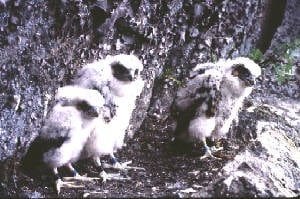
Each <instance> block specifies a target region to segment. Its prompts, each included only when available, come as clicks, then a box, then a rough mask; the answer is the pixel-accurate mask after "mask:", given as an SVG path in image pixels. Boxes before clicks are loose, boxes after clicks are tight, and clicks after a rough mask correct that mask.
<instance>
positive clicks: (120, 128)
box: [74, 54, 144, 180]
mask: <svg viewBox="0 0 300 199" xmlns="http://www.w3.org/2000/svg"><path fill="white" fill-rule="evenodd" d="M142 70H143V64H142V62H141V61H140V60H139V59H138V58H137V57H136V56H134V55H126V54H120V55H116V56H107V57H106V58H105V59H102V60H100V61H96V62H93V63H91V64H88V65H86V66H84V67H83V68H82V69H81V70H80V71H79V72H78V75H77V77H76V78H75V80H74V83H75V84H76V85H79V86H82V87H84V88H93V89H97V90H98V91H99V92H100V93H101V94H102V96H103V97H104V99H105V104H104V112H103V118H104V120H103V119H101V118H99V119H98V122H97V127H96V128H95V130H94V131H93V132H92V133H91V136H90V137H89V139H88V141H87V143H86V145H85V149H84V153H83V156H84V157H93V159H94V161H95V163H96V165H97V166H98V168H99V170H100V171H101V175H102V174H103V175H106V174H105V172H104V171H103V168H102V166H101V162H100V156H102V155H110V157H111V160H112V162H113V165H114V166H115V167H118V168H120V169H121V168H122V166H121V164H120V163H119V162H118V161H117V159H116V158H115V156H114V152H115V151H116V150H117V149H120V148H121V147H122V146H123V144H124V137H125V134H126V129H127V127H128V125H129V120H130V118H131V114H132V112H133V110H134V108H135V101H136V99H137V97H138V96H139V95H140V94H141V92H142V89H143V86H144V81H143V80H142V79H141V77H140V72H141V71H142ZM104 180H105V179H104Z"/></svg>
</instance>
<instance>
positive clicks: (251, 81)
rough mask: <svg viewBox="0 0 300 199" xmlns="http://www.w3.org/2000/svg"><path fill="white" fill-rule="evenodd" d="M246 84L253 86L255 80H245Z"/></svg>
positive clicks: (249, 78) (248, 78)
mask: <svg viewBox="0 0 300 199" xmlns="http://www.w3.org/2000/svg"><path fill="white" fill-rule="evenodd" d="M244 82H245V85H246V86H253V85H254V84H255V81H254V79H253V78H251V77H247V78H245V80H244Z"/></svg>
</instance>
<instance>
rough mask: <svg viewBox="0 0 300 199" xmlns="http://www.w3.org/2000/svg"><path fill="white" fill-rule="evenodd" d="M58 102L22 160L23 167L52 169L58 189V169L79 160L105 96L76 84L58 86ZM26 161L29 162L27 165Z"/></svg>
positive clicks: (28, 168) (70, 166) (73, 170)
mask: <svg viewBox="0 0 300 199" xmlns="http://www.w3.org/2000/svg"><path fill="white" fill-rule="evenodd" d="M55 98H56V103H55V105H54V106H53V108H52V110H51V111H50V112H49V114H48V115H47V118H46V120H45V124H44V126H43V128H42V129H41V132H40V134H39V136H38V137H37V138H36V139H35V140H34V141H33V143H32V144H31V146H30V148H29V149H28V152H27V154H26V156H25V158H24V159H23V163H24V168H25V169H26V167H27V170H30V169H32V168H34V167H37V166H38V165H41V164H42V165H47V166H48V167H49V168H51V169H53V171H54V174H55V175H56V178H57V187H56V188H57V191H58V192H59V190H60V184H59V182H60V181H61V179H60V177H59V175H58V171H57V168H58V167H61V166H68V167H69V168H70V169H71V171H72V172H73V173H74V175H76V174H77V172H76V171H75V169H74V168H73V167H72V165H71V163H73V162H75V161H77V160H78V159H79V157H80V155H81V152H82V149H83V147H84V145H85V143H86V141H87V139H88V137H89V135H90V133H91V131H92V130H93V129H94V128H95V125H96V122H97V118H98V116H99V115H100V116H101V113H100V112H101V109H102V107H103V105H104V99H103V98H102V96H101V95H100V93H99V92H97V91H95V90H91V89H84V88H80V87H76V86H65V87H62V88H59V89H58V91H57V94H56V96H55ZM26 164H27V165H26Z"/></svg>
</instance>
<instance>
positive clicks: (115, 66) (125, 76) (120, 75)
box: [111, 62, 133, 82]
mask: <svg viewBox="0 0 300 199" xmlns="http://www.w3.org/2000/svg"><path fill="white" fill-rule="evenodd" d="M111 68H112V71H113V76H114V77H115V78H116V79H118V80H120V81H125V82H126V81H132V80H133V77H132V75H131V74H130V71H129V70H128V69H127V68H126V67H125V66H124V65H122V64H120V62H114V63H112V64H111Z"/></svg>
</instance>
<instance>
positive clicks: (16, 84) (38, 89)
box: [0, 0, 299, 196]
mask: <svg viewBox="0 0 300 199" xmlns="http://www.w3.org/2000/svg"><path fill="white" fill-rule="evenodd" d="M265 2H266V1H263V0H259V1H257V0H247V1H239V0H233V1H229V0H223V1H222V0H217V1H211V0H203V1H198V0H184V1H181V0H169V1H164V0H158V1H154V0H153V1H152V0H117V1H111V0H104V1H97V0H93V1H83V0H75V1H71V0H64V1H62V0H53V1H50V0H48V1H47V0H42V1H38V0H31V1H29V0H24V1H21V0H8V1H0V33H1V34H0V67H1V71H0V121H1V123H0V160H1V164H0V177H1V179H0V182H1V185H0V193H3V194H1V195H5V194H10V195H12V194H14V189H15V188H14V184H15V180H16V179H15V177H16V176H15V174H16V171H15V168H16V162H18V159H19V158H20V156H22V155H23V154H24V152H25V151H26V147H27V146H28V145H29V143H30V141H32V139H33V138H34V137H35V136H36V135H37V133H38V131H39V129H40V127H41V126H42V123H43V118H44V117H45V115H46V113H47V110H48V108H47V104H49V102H50V103H51V101H52V99H53V96H54V93H55V90H56V89H57V88H58V87H59V86H62V85H66V84H68V83H70V82H71V80H72V77H73V76H74V74H75V73H76V71H77V70H78V69H79V68H81V67H82V65H84V64H85V63H88V62H92V61H93V60H95V59H101V58H103V57H105V56H106V55H108V54H118V53H134V54H136V55H137V56H139V57H140V58H141V59H142V60H143V63H144V65H145V70H144V74H143V77H144V79H145V80H146V86H145V88H144V92H143V94H142V96H141V98H140V99H139V100H138V102H137V109H136V110H137V111H136V112H135V113H134V115H133V117H132V124H134V125H131V130H132V131H131V132H134V131H135V130H136V129H138V128H139V126H140V125H141V123H142V121H143V120H144V118H145V117H146V118H148V117H149V118H155V119H156V120H160V121H165V120H167V118H168V117H169V107H170V105H171V103H172V100H173V96H174V93H175V91H176V89H177V87H178V86H179V85H181V84H182V83H183V82H184V77H185V75H186V74H187V72H188V70H189V69H190V68H192V67H193V66H195V65H196V64H197V63H200V62H206V61H215V60H217V59H218V58H221V57H222V58H230V57H235V56H239V55H248V54H249V52H250V50H251V49H253V48H255V46H256V43H257V41H258V40H259V37H260V35H261V24H262V17H263V16H264V12H265V10H264V8H265ZM298 8H299V1H297V0H287V7H286V12H285V15H284V19H283V22H282V25H281V26H280V28H279V29H278V31H277V32H276V33H275V37H274V38H275V39H274V40H273V41H272V43H271V48H270V49H271V50H272V49H273V48H276V43H277V42H279V41H281V39H283V40H284V41H285V40H287V41H290V39H292V38H295V37H296V36H297V35H299V14H298V13H299V12H297V10H299V9H298ZM295 27H297V28H298V29H297V28H295ZM290 33H291V35H290ZM277 38H278V39H277ZM263 67H265V68H266V69H265V70H264V75H263V77H262V78H260V81H259V85H258V86H257V88H256V90H255V91H254V93H253V95H252V96H251V97H250V100H252V101H254V108H253V109H254V111H252V112H251V111H250V112H249V111H243V112H241V114H240V123H239V125H238V126H237V127H233V130H231V132H230V135H231V136H232V138H233V139H230V140H231V141H232V143H234V142H240V141H239V140H238V141H235V139H236V138H238V137H240V138H241V139H242V140H246V141H245V142H242V143H239V144H240V146H242V147H241V149H243V150H241V153H240V154H239V155H238V156H236V157H235V159H234V160H232V161H231V162H229V163H228V164H227V165H226V166H225V167H224V168H222V169H221V168H219V169H220V170H221V171H220V174H219V176H217V179H216V180H215V181H212V182H211V184H209V185H208V186H207V187H205V188H203V189H201V190H200V191H199V192H197V193H195V194H194V195H187V196H224V195H227V196H231V195H232V194H234V195H236V194H238V195H240V196H296V195H299V183H298V184H297V183H295V182H299V162H297V161H299V159H297V158H295V157H294V156H293V155H295V154H296V152H295V153H291V152H290V151H296V150H297V149H299V140H298V137H299V130H297V129H299V117H298V116H297V117H296V116H295V117H294V118H292V119H291V120H288V118H281V119H282V120H280V122H279V123H280V124H279V126H276V125H275V124H274V120H276V119H278V118H277V116H278V117H279V116H280V115H281V114H280V113H277V114H275V112H276V111H275V112H274V110H269V109H268V108H267V107H268V106H267V105H266V106H260V105H261V104H264V103H265V104H268V105H269V106H272V107H273V106H274V107H275V109H277V110H279V109H278V103H275V104H274V100H275V99H276V97H283V96H287V97H290V98H293V99H294V100H296V99H297V96H298V97H299V94H298V95H297V93H299V92H298V91H299V90H297V89H298V87H297V84H296V82H295V81H294V80H293V79H292V80H291V82H289V83H288V84H286V85H283V86H280V85H278V84H277V83H276V81H275V80H274V78H273V76H274V73H272V67H270V66H269V65H263ZM272 78H273V79H272ZM286 93H288V95H287V94H286ZM271 94H274V96H273V95H272V96H271ZM265 95H268V96H265ZM284 99H285V100H286V98H284ZM275 102H276V101H275ZM276 104H277V105H276ZM280 104H282V103H280ZM261 107H263V108H261ZM294 108H295V107H294ZM294 108H293V107H291V108H290V109H288V111H287V113H288V114H290V115H293V114H298V113H296V112H293V111H291V110H293V109H294ZM296 108H297V107H296ZM280 109H281V110H284V107H282V108H280ZM261 110H263V111H261ZM266 110H267V111H266ZM266 118H267V119H266ZM295 118H296V119H295ZM258 119H263V121H260V122H257V121H258ZM266 121H267V122H268V123H265V122H266ZM276 121H278V120H276ZM297 122H298V123H297ZM297 125H298V126H297ZM258 126H260V127H262V126H263V128H258ZM143 128H144V129H145V131H147V125H144V126H143ZM270 128H271V129H272V128H273V131H271V130H270V131H269V130H268V129H270ZM245 129H246V130H245ZM262 129H267V130H262ZM274 129H275V130H274ZM295 129H296V130H295ZM242 130H245V132H244V131H242ZM277 131H278V132H281V134H279V135H278V136H275V137H272V142H273V143H274V145H275V144H276V145H282V147H283V148H284V149H282V148H279V149H277V148H274V147H273V146H270V145H268V146H264V144H265V140H266V139H267V137H268V136H270V134H274V133H277ZM284 132H289V133H288V134H284ZM132 136H133V134H130V137H132ZM285 136H288V138H286V137H285ZM253 139H254V140H255V141H254V142H250V141H251V140H253ZM295 140H296V141H295ZM290 142H295V143H296V144H291V146H289V144H288V143H290ZM288 147H291V148H288ZM286 149H290V150H288V151H286V152H287V153H283V151H284V150H286ZM278 150H281V151H282V152H278ZM277 152H278V153H277ZM277 155H279V156H280V157H279V158H283V159H284V158H287V159H288V161H289V162H290V163H291V164H289V165H290V166H291V167H292V168H291V167H288V166H287V165H285V164H284V163H283V162H281V161H279V162H278V160H276V159H274V157H275V156H276V157H277ZM268 157H270V158H268ZM245 159H246V160H245ZM256 160H257V161H256ZM267 160H268V161H269V162H268V164H264V161H267ZM252 161H255V164H256V163H260V164H261V166H260V168H261V172H263V174H262V173H260V172H259V171H257V168H256V166H255V164H254V163H253V162H252ZM275 164H278V165H279V166H274V165H275ZM293 164H294V165H293ZM295 165H296V166H295ZM272 168H276V169H278V170H280V169H281V170H284V172H287V173H285V174H284V175H282V179H274V175H273V174H272V173H270V172H269V170H270V169H272ZM263 169H265V170H263ZM281 170H280V171H281ZM288 170H291V171H292V172H288ZM240 171H246V173H243V174H241V173H240ZM247 172H248V173H247ZM246 174H249V175H246ZM249 176H251V177H253V178H249ZM255 177H257V178H263V179H264V180H262V181H259V180H258V181H255V180H256V179H255ZM268 179H269V181H268ZM272 183H273V184H276V183H277V184H276V186H274V189H271V188H270V186H269V185H271V184H272ZM260 185H261V186H260ZM277 185H278V186H277ZM228 188H229V189H228ZM267 189H271V192H268V191H267ZM34 193H35V192H34ZM183 196H185V195H183Z"/></svg>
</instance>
